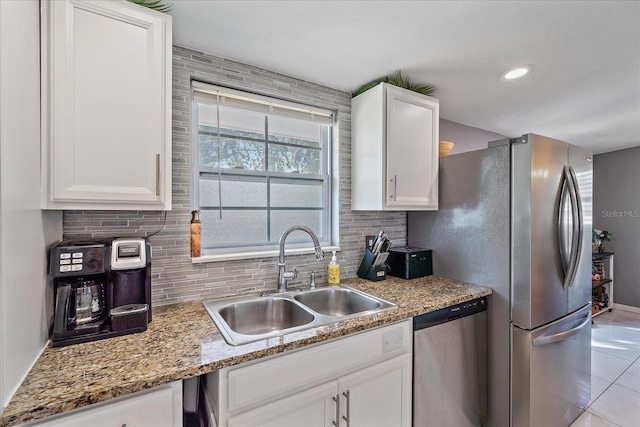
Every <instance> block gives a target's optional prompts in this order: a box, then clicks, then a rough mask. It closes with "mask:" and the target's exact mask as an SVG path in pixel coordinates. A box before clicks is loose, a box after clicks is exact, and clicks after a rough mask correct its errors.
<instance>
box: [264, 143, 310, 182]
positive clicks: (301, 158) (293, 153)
mask: <svg viewBox="0 0 640 427" xmlns="http://www.w3.org/2000/svg"><path fill="white" fill-rule="evenodd" d="M321 166H322V165H321V159H320V150H316V149H313V148H300V147H289V146H287V145H277V144H269V170H270V171H273V172H292V173H304V174H314V175H315V174H320V171H321V170H322V169H321Z"/></svg>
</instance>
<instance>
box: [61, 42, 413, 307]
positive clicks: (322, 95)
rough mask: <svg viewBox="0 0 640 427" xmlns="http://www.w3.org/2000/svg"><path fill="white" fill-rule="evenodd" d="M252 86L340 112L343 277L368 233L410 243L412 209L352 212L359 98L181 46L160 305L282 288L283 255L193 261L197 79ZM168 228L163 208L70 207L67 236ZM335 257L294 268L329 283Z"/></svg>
mask: <svg viewBox="0 0 640 427" xmlns="http://www.w3.org/2000/svg"><path fill="white" fill-rule="evenodd" d="M192 77H195V78H197V79H199V80H203V81H208V82H211V83H214V84H219V85H223V86H230V87H235V88H238V89H244V90H250V91H254V92H257V93H262V94H265V95H271V96H275V97H279V98H283V99H287V100H291V101H298V102H302V103H307V104H311V105H315V106H318V107H324V108H328V109H333V110H337V111H338V126H339V144H340V147H339V158H340V169H339V175H340V176H339V180H338V182H339V214H340V215H339V216H340V218H339V224H340V225H339V226H340V246H341V248H342V251H341V252H340V253H339V254H338V262H339V263H340V264H341V273H342V277H344V278H347V277H355V276H356V271H357V268H358V265H359V263H360V260H361V258H362V255H363V254H364V243H365V236H366V235H368V234H373V233H377V231H379V230H381V229H383V230H385V231H386V233H387V234H388V235H389V236H390V238H391V240H392V241H393V242H394V244H396V245H405V244H406V218H407V216H406V212H352V211H351V95H350V94H349V93H346V92H341V91H337V90H334V89H329V88H326V87H323V86H319V85H316V84H313V83H309V82H305V81H302V80H298V79H295V78H292V77H288V76H284V75H282V74H278V73H274V72H271V71H268V70H264V69H262V68H257V67H253V66H249V65H245V64H240V63H237V62H233V61H228V60H225V59H223V58H219V57H215V56H212V55H208V54H205V53H201V52H196V51H192V50H189V49H186V48H183V47H178V46H174V49H173V209H172V210H171V211H170V212H168V214H167V219H166V224H165V227H164V229H163V230H162V231H161V232H160V233H159V234H157V235H156V236H153V237H151V243H152V245H153V260H152V263H153V267H152V268H153V271H152V273H153V275H152V289H153V303H154V304H156V305H161V304H168V303H173V302H178V301H186V300H193V299H201V298H205V297H212V296H225V295H231V294H236V293H239V292H244V291H249V290H255V289H275V288H276V279H277V277H276V276H277V270H276V263H277V259H276V258H275V257H274V258H263V259H254V260H241V261H225V262H213V263H207V264H191V261H190V258H189V221H190V218H191V215H190V213H189V212H190V210H191V208H190V204H189V203H190V201H189V174H190V167H189V145H190V120H191V104H190V99H189V84H190V79H191V78H192ZM161 225H162V213H161V212H109V211H66V212H65V213H64V237H65V238H80V237H82V238H91V237H107V236H121V235H135V236H145V235H147V234H150V233H152V232H153V231H155V230H157V229H158V228H159V227H160V226H161ZM328 262H329V259H325V261H321V262H316V261H315V257H314V256H313V255H304V256H295V257H294V256H291V257H288V258H287V264H288V265H291V266H293V265H295V266H297V267H298V268H299V269H300V277H301V278H303V279H302V280H304V281H305V282H306V281H307V280H308V273H309V272H310V271H312V270H313V271H316V272H317V273H318V274H317V276H316V277H317V280H318V283H326V269H327V264H328Z"/></svg>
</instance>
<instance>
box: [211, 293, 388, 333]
mask: <svg viewBox="0 0 640 427" xmlns="http://www.w3.org/2000/svg"><path fill="white" fill-rule="evenodd" d="M203 304H204V307H205V308H206V310H207V312H208V313H209V315H210V316H211V318H212V319H213V322H214V323H215V325H216V326H217V327H218V329H219V330H220V333H221V334H222V336H223V337H224V339H225V341H227V343H229V344H231V345H241V344H247V343H250V342H254V341H260V340H263V339H267V338H272V337H276V336H279V335H283V334H288V333H291V332H297V331H302V330H305V329H310V328H316V327H319V326H323V325H328V324H330V323H334V322H339V321H342V320H347V319H353V318H356V317H361V316H366V315H369V314H374V313H379V312H381V311H384V310H388V309H391V308H395V307H396V305H395V304H393V303H390V302H389V301H385V300H383V299H380V298H377V297H374V296H372V295H369V294H366V293H364V292H360V291H356V290H355V289H351V288H349V287H346V286H327V287H317V288H307V289H291V290H289V291H286V292H280V293H271V294H262V295H251V296H240V297H231V298H223V299H212V300H205V301H203Z"/></svg>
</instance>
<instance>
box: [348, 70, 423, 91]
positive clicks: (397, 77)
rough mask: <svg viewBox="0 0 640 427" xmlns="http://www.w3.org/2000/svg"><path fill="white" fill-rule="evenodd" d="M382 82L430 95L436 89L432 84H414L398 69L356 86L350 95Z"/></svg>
mask: <svg viewBox="0 0 640 427" xmlns="http://www.w3.org/2000/svg"><path fill="white" fill-rule="evenodd" d="M382 82H384V83H387V84H390V85H394V86H398V87H401V88H404V89H409V90H412V91H414V92H418V93H421V94H423V95H431V94H433V93H434V92H435V91H436V87H435V86H433V85H424V84H415V83H413V82H412V81H411V80H410V79H409V77H404V76H403V75H402V71H400V70H398V71H397V72H396V73H395V74H393V75H391V76H386V77H383V78H381V79H377V80H374V81H372V82H371V83H367V84H365V85H363V86H361V87H360V88H358V90H356V91H355V92H353V94H352V97H354V96H358V95H360V94H361V93H364V92H366V91H368V90H369V89H371V88H373V87H375V86H377V85H379V84H380V83H382Z"/></svg>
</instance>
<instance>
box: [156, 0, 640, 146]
mask: <svg viewBox="0 0 640 427" xmlns="http://www.w3.org/2000/svg"><path fill="white" fill-rule="evenodd" d="M166 3H172V4H173V10H172V11H171V12H170V14H171V15H173V28H174V30H173V34H174V43H175V44H178V45H181V46H185V47H190V48H194V49H198V50H202V51H204V52H207V53H210V54H213V55H217V56H221V57H224V58H228V59H232V60H237V61H240V62H243V63H247V64H252V65H256V66H259V67H262V68H266V69H269V70H272V71H276V72H279V73H282V74H286V75H289V76H292V77H296V78H300V79H303V80H306V81H310V82H313V83H318V84H321V85H324V86H328V87H331V88H334V89H339V90H344V91H348V92H352V91H354V90H355V89H357V88H358V87H360V86H362V85H363V84H365V83H368V82H369V81H371V80H374V79H376V78H379V77H383V76H385V75H388V74H391V73H393V72H395V71H396V70H402V71H403V74H406V75H407V76H409V77H410V78H411V79H412V80H414V81H416V82H420V83H427V84H432V85H435V86H437V87H438V89H437V91H436V92H435V94H434V97H436V98H438V99H439V100H440V116H441V117H442V118H444V119H447V120H451V121H454V122H458V123H462V124H465V125H468V126H474V127H477V128H481V129H485V130H489V131H492V132H496V133H500V134H503V135H508V136H511V137H515V136H519V135H522V134H524V133H528V132H534V133H539V134H542V135H546V136H550V137H553V138H557V139H561V140H565V141H567V142H572V143H574V144H576V145H580V146H583V147H585V148H588V149H590V150H592V151H594V152H595V153H603V152H608V151H613V150H619V149H623V148H628V147H634V146H640V1H637V0H634V1H591V0H590V1H577V0H571V1H268V0H264V1H206V0H167V1H166ZM520 64H533V65H534V66H535V70H534V72H533V73H532V74H530V75H529V76H526V77H524V78H523V79H521V80H518V81H511V82H503V81H500V80H499V78H498V76H499V74H500V73H501V72H502V71H504V70H505V69H507V68H510V67H512V66H515V65H520Z"/></svg>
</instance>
